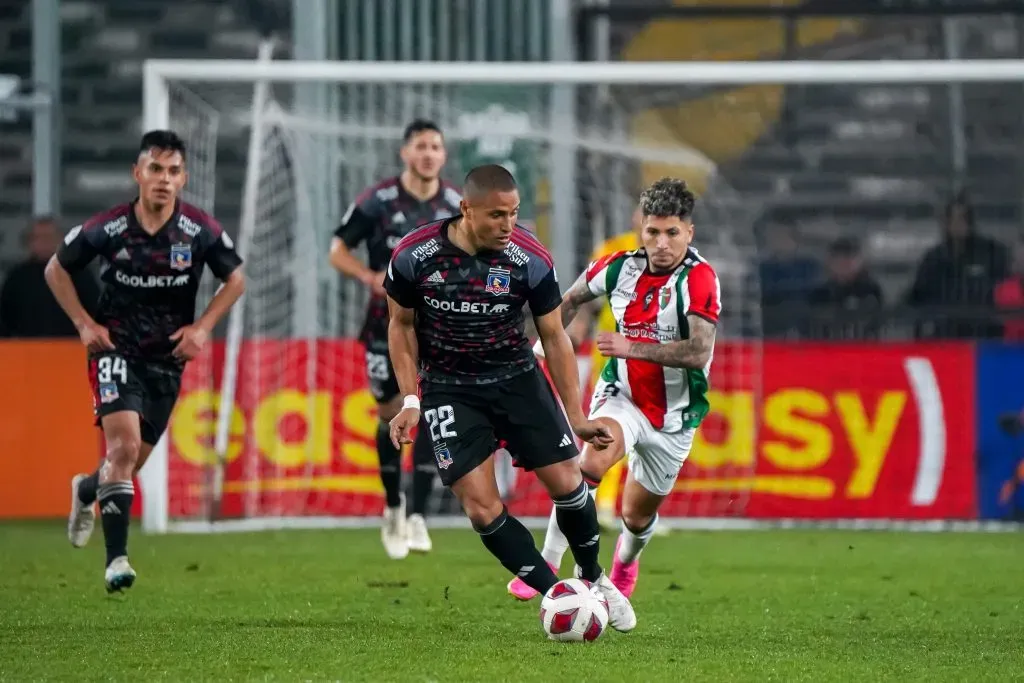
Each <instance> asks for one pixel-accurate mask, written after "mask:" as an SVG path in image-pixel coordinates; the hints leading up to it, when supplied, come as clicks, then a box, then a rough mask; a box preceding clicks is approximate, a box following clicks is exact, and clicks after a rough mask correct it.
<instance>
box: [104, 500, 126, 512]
mask: <svg viewBox="0 0 1024 683" xmlns="http://www.w3.org/2000/svg"><path fill="white" fill-rule="evenodd" d="M100 514H104V515H119V514H121V508H119V507H117V505H116V504H115V503H114V501H112V500H111V501H108V502H107V504H106V505H104V506H103V507H102V508H100Z"/></svg>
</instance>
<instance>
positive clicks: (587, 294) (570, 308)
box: [562, 273, 599, 327]
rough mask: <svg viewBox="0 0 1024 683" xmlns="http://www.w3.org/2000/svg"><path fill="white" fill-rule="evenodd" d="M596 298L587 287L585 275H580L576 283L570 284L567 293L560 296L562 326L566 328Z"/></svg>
mask: <svg viewBox="0 0 1024 683" xmlns="http://www.w3.org/2000/svg"><path fill="white" fill-rule="evenodd" d="M598 296H599V295H597V294H594V293H593V292H592V291H590V287H589V286H587V274H586V273H583V274H582V275H580V276H579V277H578V278H577V279H576V282H574V283H572V287H570V288H569V291H567V292H566V293H565V294H564V295H563V296H562V326H563V327H568V326H569V323H571V322H572V321H573V319H574V318H575V317H576V314H577V313H579V311H580V309H581V308H583V307H584V306H585V305H586V304H588V303H590V302H591V301H594V300H595V299H597V298H598Z"/></svg>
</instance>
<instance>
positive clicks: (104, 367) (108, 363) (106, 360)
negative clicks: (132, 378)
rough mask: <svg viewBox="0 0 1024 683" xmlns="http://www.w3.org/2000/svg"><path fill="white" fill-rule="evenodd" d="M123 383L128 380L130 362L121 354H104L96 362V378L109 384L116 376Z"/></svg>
mask: <svg viewBox="0 0 1024 683" xmlns="http://www.w3.org/2000/svg"><path fill="white" fill-rule="evenodd" d="M115 377H116V378H117V379H118V380H120V382H121V384H124V383H125V382H127V381H128V363H126V362H125V360H124V358H121V357H120V356H103V357H102V358H100V359H99V360H98V361H97V362H96V380H97V381H99V382H102V383H104V384H107V383H109V382H113V381H114V378H115Z"/></svg>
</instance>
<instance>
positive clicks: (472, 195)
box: [384, 165, 636, 631]
mask: <svg viewBox="0 0 1024 683" xmlns="http://www.w3.org/2000/svg"><path fill="white" fill-rule="evenodd" d="M463 192H464V195H465V196H464V199H463V200H462V202H461V205H460V211H461V215H459V216H456V217H454V218H450V219H445V220H441V221H437V222H434V223H430V224H428V225H426V226H423V227H422V228H419V229H417V230H415V231H414V232H412V233H410V234H409V235H408V236H406V237H405V239H403V240H402V241H401V242H400V243H399V244H398V246H397V247H396V248H395V252H394V255H393V256H392V258H391V262H390V264H389V265H388V271H387V278H386V279H385V281H384V286H385V289H386V290H387V293H388V305H389V308H390V323H389V327H388V340H389V342H390V348H391V360H392V363H393V364H394V367H395V373H396V376H397V378H398V385H399V387H400V388H401V394H402V396H403V397H404V398H403V403H402V405H403V407H402V410H401V411H400V412H399V413H398V415H397V416H395V418H394V419H393V420H392V421H391V424H390V433H391V438H392V440H393V441H394V443H395V445H396V446H397V445H398V444H399V443H408V442H409V440H410V439H409V434H410V430H411V429H412V428H413V427H414V426H415V425H417V424H418V423H419V422H420V405H421V400H422V416H423V418H424V421H425V422H426V424H427V430H426V431H427V432H428V434H429V435H430V438H431V442H432V446H433V455H434V460H435V464H436V466H437V469H438V473H439V474H440V476H441V481H442V482H443V483H444V485H445V486H448V487H450V488H451V490H452V492H453V493H455V495H456V496H457V497H458V499H459V502H460V503H462V508H463V509H464V510H465V511H466V515H467V516H468V517H469V519H470V521H471V522H472V523H473V528H474V529H476V531H477V533H479V534H480V538H481V539H482V541H483V543H484V546H485V547H486V548H487V549H488V550H489V551H490V552H491V554H493V555H494V556H495V557H497V558H498V560H499V561H500V562H501V564H502V566H504V567H505V568H506V569H508V570H509V571H510V572H512V573H513V574H514V575H516V576H519V577H520V578H521V579H522V580H523V581H524V582H526V584H527V585H529V586H531V587H532V588H534V589H535V590H537V591H538V592H540V593H541V594H544V593H547V591H548V590H549V589H550V588H551V587H552V586H553V585H555V583H557V582H558V577H556V576H555V574H554V572H553V571H552V570H551V567H549V566H548V564H547V562H545V561H544V558H543V557H541V555H540V552H538V550H537V547H536V546H535V545H534V541H533V536H532V535H531V534H530V532H529V530H527V528H526V527H524V526H523V525H522V523H520V522H519V520H517V519H515V518H514V517H512V516H510V515H509V514H508V510H507V509H506V508H505V506H504V504H503V503H502V502H501V498H500V497H499V495H498V487H497V483H496V481H495V478H494V458H493V456H492V452H493V450H494V442H495V439H501V440H504V441H507V442H508V444H509V450H510V451H511V452H513V453H515V454H516V455H517V457H518V461H519V463H520V464H521V465H522V466H523V467H524V469H527V470H533V471H534V472H536V474H537V478H538V479H539V480H540V481H541V482H542V483H543V484H544V486H545V488H547V490H548V493H549V494H550V495H551V498H552V499H553V501H554V504H555V508H556V510H557V512H556V515H557V519H558V525H559V527H560V528H561V530H562V532H563V533H564V534H565V536H566V538H567V539H569V548H570V549H571V550H572V553H573V556H574V557H575V559H576V565H577V567H576V574H577V576H578V577H580V578H583V579H585V580H587V581H590V582H592V583H593V585H594V589H595V590H597V591H600V593H601V594H602V595H604V596H605V597H606V598H607V599H608V606H609V623H611V625H612V628H615V629H616V630H619V631H629V630H631V629H632V628H633V627H634V626H635V625H636V615H635V614H634V612H633V608H632V606H631V605H630V604H629V600H628V599H627V598H626V597H625V596H624V595H623V594H622V593H621V592H620V591H619V590H618V589H617V588H616V587H615V586H614V585H613V584H612V582H611V581H610V580H609V578H608V577H607V576H606V575H605V573H604V571H603V570H602V569H601V566H600V564H599V563H598V549H599V541H600V529H599V527H598V523H597V508H596V506H595V503H594V499H593V498H592V497H591V496H590V494H589V493H588V491H587V485H586V483H585V482H584V481H583V476H582V474H581V473H580V466H579V459H578V457H577V456H578V451H577V449H576V444H575V442H574V441H573V438H572V436H571V435H570V434H571V433H573V432H575V433H576V434H577V435H578V436H579V437H580V438H582V439H584V440H585V441H589V442H591V443H593V444H594V445H595V446H596V447H597V448H603V447H607V446H608V444H609V443H610V442H611V433H610V432H609V431H608V429H607V428H606V427H604V426H602V425H601V424H599V423H597V422H593V421H590V420H588V419H587V418H586V416H585V415H584V414H583V409H582V407H581V404H580V387H579V371H578V369H577V365H576V355H575V353H574V352H573V348H572V343H571V342H570V341H569V337H568V335H567V334H566V332H565V329H564V328H563V327H562V320H561V314H560V312H559V310H560V307H561V292H560V291H559V287H558V280H557V277H556V275H555V269H554V267H553V265H552V261H551V256H550V255H549V254H548V252H547V250H546V249H545V248H544V247H543V245H541V243H540V242H539V241H537V238H536V237H534V236H533V235H532V234H531V233H530V232H529V231H528V230H526V229H525V228H523V227H521V226H519V225H517V224H516V216H517V214H518V210H519V192H518V191H517V189H516V183H515V180H514V179H513V178H512V175H511V174H510V173H509V172H508V171H506V170H505V169H504V168H502V167H501V166H495V165H488V166H480V167H477V168H475V169H473V170H472V171H470V173H469V175H468V176H467V177H466V182H465V185H464V187H463ZM527 305H528V306H529V307H530V313H531V315H532V316H533V319H534V322H535V323H536V327H537V331H538V333H539V335H540V339H541V343H542V344H543V346H544V351H545V355H546V357H547V359H548V367H549V369H550V372H551V378H552V380H553V381H554V384H555V387H556V388H557V389H558V394H559V396H561V398H562V403H563V405H564V406H565V412H566V415H567V416H568V424H567V423H566V419H565V416H563V414H562V412H561V410H560V409H559V406H558V403H557V399H556V398H555V395H554V393H553V392H552V390H551V387H550V385H549V384H548V382H547V380H546V379H545V377H544V375H543V373H541V371H540V370H539V369H538V367H537V361H536V359H535V358H534V354H533V352H532V351H531V348H530V343H529V341H528V340H527V338H526V336H525V334H524V322H525V320H524V313H523V308H524V306H527ZM417 372H418V373H419V376H420V379H421V380H422V384H421V386H420V389H421V390H422V399H420V398H419V396H418V395H417ZM570 424H571V428H570Z"/></svg>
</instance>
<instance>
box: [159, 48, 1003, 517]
mask: <svg viewBox="0 0 1024 683" xmlns="http://www.w3.org/2000/svg"><path fill="white" fill-rule="evenodd" d="M929 68H931V69H932V70H931V71H927V70H925V71H922V70H921V69H919V68H914V66H913V65H910V64H904V65H903V66H900V65H898V64H894V63H889V64H878V65H872V66H871V67H869V68H863V67H859V66H857V65H843V64H833V65H824V66H822V65H814V64H791V63H774V64H773V63H762V64H753V65H751V64H713V65H712V64H700V65H683V64H679V65H664V64H661V65H644V64H618V65H612V66H611V67H609V66H607V65H582V64H576V65H556V64H539V65H538V64H533V65H528V66H527V65H493V64H470V65H466V64H452V65H444V66H438V65H430V64H399V65H395V64H375V63H305V64H304V63H299V62H269V63H267V62H264V63H257V62H243V61H208V62H207V61H188V62H185V61H150V62H147V64H146V72H145V73H146V77H145V98H146V99H145V125H146V126H147V128H156V127H170V128H173V129H175V130H177V131H178V132H179V133H181V134H182V135H183V136H184V137H185V139H186V141H187V142H188V144H189V146H190V157H189V164H190V177H191V181H190V182H191V185H190V192H191V193H192V195H191V196H192V198H193V200H194V201H196V203H198V204H199V205H200V206H202V207H203V208H206V209H209V210H212V211H213V212H214V213H215V215H216V216H217V217H218V218H219V219H220V220H221V222H223V223H224V224H225V225H226V227H227V229H228V230H229V232H232V233H233V234H235V231H236V225H238V226H240V227H239V228H238V233H237V234H238V235H239V239H238V240H237V241H238V243H239V245H238V246H239V249H240V251H242V252H244V254H245V257H246V263H247V275H248V280H249V286H248V291H247V294H246V296H245V299H244V301H243V304H242V305H241V306H240V307H239V311H238V312H237V315H240V318H238V319H236V321H235V322H236V323H239V322H240V326H237V327H236V331H238V332H240V334H237V335H230V334H229V335H227V336H226V338H225V336H224V335H221V336H219V337H218V341H217V343H216V344H215V345H214V347H213V348H212V349H211V350H210V352H209V353H208V354H207V356H205V357H204V358H201V359H198V360H197V361H195V362H193V363H191V364H190V366H189V368H188V370H187V372H186V378H185V382H184V386H183V390H182V395H181V399H180V401H179V404H178V407H177V409H176V411H175V413H174V416H173V418H172V421H171V424H170V427H169V430H168V434H167V437H166V438H165V439H164V441H163V442H162V443H161V446H160V447H159V448H158V450H157V452H156V454H155V455H154V458H153V459H152V460H151V463H150V465H149V466H148V467H147V471H145V472H144V473H143V481H144V493H143V500H144V507H145V524H146V527H147V528H149V529H152V530H158V531H159V530H166V529H169V528H186V527H188V526H189V525H193V526H194V525H200V527H199V528H201V525H203V524H206V522H207V520H209V519H210V518H211V517H212V516H214V515H216V516H218V517H220V518H221V519H222V521H221V522H219V523H221V524H224V525H231V524H234V525H236V526H243V527H251V528H261V527H272V526H289V525H294V526H315V525H331V524H338V525H342V524H350V523H357V524H358V523H360V522H363V521H366V520H367V519H369V518H373V517H376V516H378V515H379V514H380V512H381V508H382V505H383V496H382V490H381V487H380V484H379V479H378V474H377V464H376V463H377V460H376V453H375V446H374V435H375V432H376V422H377V420H376V413H375V405H374V401H373V399H372V397H371V395H370V393H369V391H368V388H367V385H366V380H365V363H364V352H363V350H362V349H361V347H360V346H359V345H358V343H357V342H356V340H355V335H356V333H357V331H358V329H359V326H360V324H361V322H362V318H363V311H364V306H365V297H366V293H365V291H363V289H362V288H361V287H359V286H357V285H356V284H354V283H351V282H346V281H343V280H342V278H341V277H340V276H339V275H338V274H337V273H335V272H334V271H333V270H332V268H331V267H330V265H329V264H328V260H327V249H328V244H329V241H330V237H331V234H332V232H333V229H334V228H335V226H336V224H337V221H338V219H339V217H340V215H341V211H342V210H343V208H344V206H345V205H346V204H347V202H348V201H350V200H351V199H353V198H354V197H355V196H356V195H357V194H358V193H359V192H360V191H361V190H362V189H363V188H365V187H367V186H369V185H372V184H374V183H375V182H377V181H379V180H380V179H381V178H382V177H386V176H388V175H395V174H397V173H398V171H399V170H400V167H399V163H400V162H399V160H398V148H399V145H400V143H401V133H402V129H403V127H404V125H405V124H406V123H408V122H409V121H410V120H411V119H413V118H417V117H422V118H429V119H433V120H434V121H436V122H437V123H438V124H439V125H440V126H441V127H442V129H443V130H444V132H445V137H446V142H447V145H448V149H449V163H448V165H447V167H446V169H445V171H444V176H445V177H446V178H447V179H449V180H451V181H453V182H456V183H458V182H459V180H460V179H461V178H462V176H463V175H464V173H465V172H466V171H467V170H468V169H469V168H470V167H472V166H473V165H475V164H477V163H484V162H498V163H502V164H504V165H506V166H507V167H508V168H510V170H512V171H513V172H514V173H515V174H516V176H517V179H518V180H519V182H520V185H521V186H522V194H523V210H522V215H523V218H524V219H525V220H527V221H529V222H531V223H532V224H533V227H534V228H535V229H536V231H537V233H538V235H539V237H540V238H541V239H542V240H543V241H544V242H545V243H546V244H547V245H548V247H549V248H550V249H551V251H552V253H553V255H554V257H555V259H556V263H557V266H558V268H559V270H560V271H561V272H562V273H570V272H571V273H574V274H575V273H577V272H579V270H580V269H581V268H582V267H584V266H585V264H586V262H587V261H588V259H589V257H590V255H591V254H592V252H593V251H594V250H595V249H597V248H599V247H600V245H601V244H602V243H603V242H604V241H605V240H606V239H608V238H611V237H614V236H616V235H620V234H622V233H625V232H628V231H629V223H630V215H631V213H632V211H633V209H634V207H635V205H636V200H637V197H638V195H639V192H640V190H641V189H642V188H643V186H644V185H645V184H646V183H649V182H651V181H652V180H654V179H656V178H657V177H660V176H662V175H674V176H680V177H683V178H684V179H686V180H687V181H688V182H689V183H690V184H691V185H692V186H693V187H694V189H695V190H696V191H697V193H698V196H699V201H698V211H697V215H696V218H695V224H696V226H697V237H696V240H695V246H696V247H697V248H698V249H699V250H700V251H701V253H702V254H703V255H704V256H706V257H707V258H708V259H709V260H710V261H711V262H712V264H713V265H714V266H715V267H716V269H717V271H718V273H719V275H720V278H721V280H722V289H723V293H722V297H723V301H724V309H725V319H724V320H723V323H722V325H721V328H720V335H719V342H718V346H717V348H716V355H715V362H714V366H713V368H712V373H711V385H712V396H711V401H712V404H713V406H715V407H714V408H713V410H714V413H713V415H712V416H711V418H710V419H709V420H708V421H707V422H706V423H705V426H704V427H703V428H702V429H701V430H700V435H699V437H698V439H697V442H696V445H695V448H694V451H693V454H692V456H691V458H690V461H689V462H688V463H687V465H686V467H685V468H684V472H683V476H681V477H680V480H679V482H678V484H677V487H676V491H675V492H674V493H673V494H672V496H671V498H670V500H669V501H668V503H667V505H666V506H665V508H663V516H665V517H667V518H673V517H680V518H687V517H723V516H724V517H728V516H743V515H745V514H746V513H747V502H748V500H749V498H750V495H751V493H752V492H753V491H754V489H755V487H756V486H757V485H758V483H757V482H758V480H757V477H755V474H756V472H755V469H756V453H755V451H756V450H757V448H758V437H757V434H758V431H759V428H760V427H759V425H760V422H761V411H760V410H759V409H758V408H756V407H755V406H760V404H761V393H762V385H763V377H764V372H765V368H764V367H763V344H762V341H761V340H762V322H763V321H762V310H761V296H760V287H759V280H758V277H757V270H756V268H754V267H752V264H753V262H754V257H755V255H756V253H757V246H756V241H755V232H756V231H755V225H756V224H757V223H758V222H759V221H762V220H763V218H764V216H765V213H766V206H767V204H768V202H767V199H766V196H765V194H764V193H763V192H762V193H760V194H758V195H757V196H750V195H748V194H747V193H741V192H739V191H738V190H737V188H736V186H735V185H734V184H733V183H732V182H731V180H730V176H729V174H728V173H727V172H726V171H727V168H725V166H724V165H725V164H727V163H728V162H729V161H735V159H726V160H725V161H723V158H722V157H719V158H718V159H717V160H716V161H713V160H712V159H711V158H710V157H709V156H708V155H707V154H705V153H703V152H702V151H700V150H699V148H698V146H696V145H691V144H685V143H681V142H679V141H678V140H675V141H673V138H674V136H672V135H670V134H669V133H670V131H666V130H665V128H666V127H670V126H672V125H684V126H685V125H687V124H688V123H690V124H692V125H694V126H696V125H698V122H697V121H696V120H694V121H691V122H688V121H685V120H683V121H678V120H674V121H673V120H666V119H665V118H664V117H660V116H657V115H652V113H651V112H652V111H653V110H654V109H655V108H656V107H657V106H658V105H659V104H661V103H662V101H663V100H664V98H665V97H674V96H675V90H681V89H684V88H690V89H698V90H699V89H701V88H704V89H709V90H710V89H714V88H717V87H721V86H728V87H733V88H735V87H739V86H744V85H765V84H773V85H785V84H787V83H792V84H796V83H803V84H819V83H836V82H839V83H844V82H845V83H850V84H854V85H855V84H857V83H861V82H867V83H869V82H872V80H884V81H885V82H887V83H890V84H891V83H899V82H901V81H905V82H907V83H913V82H924V81H928V82H932V83H937V82H944V81H945V80H957V79H961V80H962V79H974V78H985V79H988V80H991V79H993V78H995V79H999V78H1008V76H1007V75H1006V73H1005V71H1003V72H1000V71H999V70H998V69H994V70H993V69H992V68H990V69H989V70H988V72H987V73H986V72H985V71H984V70H983V69H984V67H983V66H979V67H977V68H973V67H955V66H953V65H949V64H930V66H929ZM999 68H1002V69H1004V70H1005V67H999ZM872 73H874V74H875V76H873V77H871V78H869V75H870V74H872ZM1017 73H1018V72H1015V73H1014V76H1016V75H1017ZM261 79H266V81H267V82H269V83H270V87H269V89H268V90H267V92H266V93H265V96H257V97H256V98H255V100H254V86H256V84H257V83H259V82H260V81H261ZM303 88H305V89H306V90H307V91H308V92H306V94H305V95H303V94H302V89H303ZM310 92H312V93H313V94H312V95H310V94H309V93H310ZM694 92H696V91H694ZM725 101H726V102H728V100H725ZM310 102H315V103H316V105H315V106H311V105H310ZM762 104H763V102H762ZM736 106H738V107H748V108H749V107H750V106H751V103H750V100H749V98H748V99H746V100H742V99H741V100H740V101H738V102H737V103H736ZM693 111H694V112H696V111H698V108H697V107H695V108H694V109H693ZM759 113H763V112H762V108H761V107H753V108H752V110H751V111H749V112H747V116H748V118H749V117H754V116H757V115H759ZM705 114H706V112H705ZM695 115H696V114H695ZM714 116H715V112H714V111H712V112H711V118H710V119H707V120H703V119H702V120H701V121H700V122H699V125H701V126H708V125H710V124H712V123H713V121H714ZM741 118H742V117H741ZM729 120H731V121H733V122H734V123H735V122H736V121H737V120H739V119H737V118H736V117H735V116H733V117H732V118H731V119H729ZM730 125H733V124H730ZM708 130H709V131H710V130H712V129H711V128H709V129H708ZM714 134H715V135H719V136H722V135H724V136H726V137H727V136H728V135H729V132H728V131H721V130H719V131H717V132H715V133H714ZM736 134H737V135H740V134H743V135H745V134H746V132H744V131H742V130H737V131H736ZM676 137H677V136H676ZM247 150H248V151H247ZM562 279H563V282H568V281H570V277H569V276H568V275H563V276H562ZM209 291H210V288H209V287H208V291H207V295H208V294H209ZM203 304H204V302H200V305H203ZM580 366H581V380H582V381H583V382H584V383H587V384H589V381H590V377H591V367H592V359H591V357H590V355H589V354H587V353H582V354H581V356H580ZM225 392H226V393H227V397H228V399H227V400H223V397H224V394H225ZM225 407H227V408H229V409H230V410H228V411H225V410H224V408H225ZM218 416H221V419H220V420H218ZM794 436H795V438H799V434H798V433H794ZM218 446H220V448H219V449H218ZM218 451H220V453H219V455H220V456H221V457H222V459H223V468H222V469H220V468H218V467H217V463H218ZM408 456H409V454H406V458H405V469H406V470H407V471H408V470H409V468H410V467H411V462H410V458H409V457H408ZM406 481H408V477H407V478H406ZM766 481H767V480H766ZM767 485H770V483H769V484H767ZM215 492H217V493H220V502H219V504H215V503H214V499H215V497H216V496H215V495H214V493H215ZM509 504H510V508H511V509H512V511H513V512H514V513H516V514H518V515H520V516H525V517H533V516H537V517H545V516H546V515H547V513H548V511H549V509H550V508H549V505H550V503H549V501H547V499H546V497H545V496H544V494H543V490H542V488H541V487H540V486H539V484H538V483H537V482H536V480H535V478H534V477H533V475H524V474H520V475H519V476H518V477H517V480H516V482H515V485H514V487H513V488H512V490H511V491H510V492H509ZM214 508H215V509H214ZM430 509H431V512H432V513H433V514H434V515H435V517H436V516H445V515H452V516H459V515H460V511H459V508H458V506H457V504H453V502H452V501H451V500H450V499H449V497H448V496H446V495H445V493H444V492H443V491H442V490H441V488H440V486H438V487H436V488H435V495H434V499H433V500H432V501H431V506H430ZM353 520H354V521H353Z"/></svg>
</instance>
